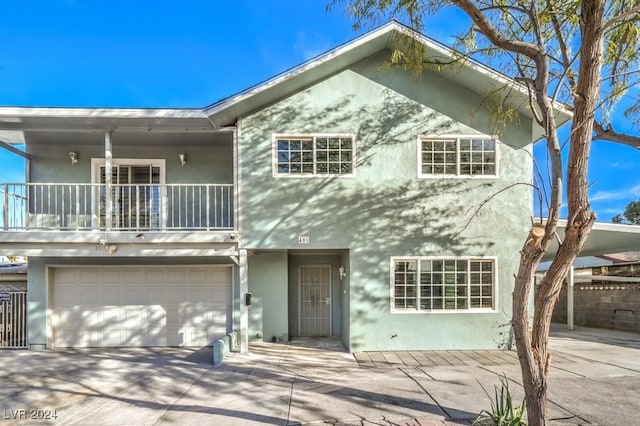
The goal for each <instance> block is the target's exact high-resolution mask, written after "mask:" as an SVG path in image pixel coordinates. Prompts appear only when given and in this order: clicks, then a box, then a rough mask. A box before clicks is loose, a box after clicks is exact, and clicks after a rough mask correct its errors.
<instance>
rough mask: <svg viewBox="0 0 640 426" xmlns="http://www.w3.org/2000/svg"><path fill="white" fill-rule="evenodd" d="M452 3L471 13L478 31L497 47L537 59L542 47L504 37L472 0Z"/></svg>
mask: <svg viewBox="0 0 640 426" xmlns="http://www.w3.org/2000/svg"><path fill="white" fill-rule="evenodd" d="M452 3H453V4H455V5H456V6H458V7H459V8H460V9H462V10H463V11H464V12H465V13H466V14H467V15H469V17H470V18H471V20H472V21H473V22H474V24H475V25H476V27H478V31H479V32H480V33H481V34H482V35H484V36H485V37H486V38H487V39H489V41H490V42H491V43H493V44H495V45H496V46H497V47H500V48H502V49H506V50H508V51H510V52H516V53H520V54H522V55H525V56H527V57H529V58H531V59H535V58H536V57H537V56H538V55H540V53H541V52H540V49H539V48H538V46H536V45H535V44H531V43H526V42H523V41H519V40H509V39H507V38H505V37H503V36H502V34H500V33H499V32H498V31H497V30H496V28H495V27H494V26H493V24H491V22H489V20H488V19H487V17H486V16H485V15H484V14H483V13H482V11H481V10H480V9H479V8H478V7H477V6H476V5H475V3H474V2H472V1H471V0H452Z"/></svg>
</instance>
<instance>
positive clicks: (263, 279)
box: [248, 251, 289, 342]
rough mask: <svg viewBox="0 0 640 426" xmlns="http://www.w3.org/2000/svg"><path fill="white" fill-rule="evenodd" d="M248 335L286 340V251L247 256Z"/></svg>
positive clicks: (254, 338)
mask: <svg viewBox="0 0 640 426" xmlns="http://www.w3.org/2000/svg"><path fill="white" fill-rule="evenodd" d="M248 268H249V292H250V293H251V294H252V295H253V298H252V300H251V306H249V338H250V339H252V340H260V341H261V340H263V338H264V341H266V342H270V341H271V340H272V338H274V337H275V339H276V341H283V342H287V341H288V340H289V338H288V332H289V331H288V323H287V317H288V315H287V308H288V306H287V297H288V296H287V292H288V290H287V252H286V251H267V252H257V253H255V254H253V255H251V256H249V258H248Z"/></svg>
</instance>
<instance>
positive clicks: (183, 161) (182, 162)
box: [178, 153, 187, 167]
mask: <svg viewBox="0 0 640 426" xmlns="http://www.w3.org/2000/svg"><path fill="white" fill-rule="evenodd" d="M178 158H180V165H182V167H184V165H185V164H187V154H185V153H182V154H180V155H178Z"/></svg>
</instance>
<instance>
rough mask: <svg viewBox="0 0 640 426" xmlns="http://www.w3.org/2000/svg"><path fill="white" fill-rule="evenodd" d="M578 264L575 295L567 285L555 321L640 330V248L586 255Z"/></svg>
mask: <svg viewBox="0 0 640 426" xmlns="http://www.w3.org/2000/svg"><path fill="white" fill-rule="evenodd" d="M623 226H629V225H623ZM574 268H575V269H574V272H573V281H574V284H573V291H572V297H571V298H570V300H568V290H570V289H569V287H568V286H567V285H566V284H565V285H563V286H562V289H561V291H560V295H559V298H558V302H557V303H556V306H555V308H554V310H553V318H552V321H554V322H559V323H567V324H569V323H572V324H575V325H581V326H585V327H595V328H606V329H612V330H623V331H634V332H640V309H639V308H640V252H638V251H632V252H624V253H612V254H605V255H601V256H591V257H582V258H578V259H576V262H575V263H574Z"/></svg>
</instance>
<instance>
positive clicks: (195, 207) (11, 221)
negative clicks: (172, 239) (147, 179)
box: [0, 183, 236, 232]
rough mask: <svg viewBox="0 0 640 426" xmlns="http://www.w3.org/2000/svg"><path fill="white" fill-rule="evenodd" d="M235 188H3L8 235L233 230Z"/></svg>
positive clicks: (1, 220) (0, 206) (0, 211)
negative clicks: (65, 232)
mask: <svg viewBox="0 0 640 426" xmlns="http://www.w3.org/2000/svg"><path fill="white" fill-rule="evenodd" d="M235 216H236V215H235V191H234V185H232V184H160V185H159V184H149V185H146V184H145V185H138V184H136V185H133V184H117V185H115V184H113V185H109V186H107V185H104V184H82V183H66V184H60V183H57V184H49V183H26V184H25V183H5V184H0V229H2V230H4V231H96V230H98V231H111V232H118V231H123V232H126V231H132V232H141V231H172V232H179V231H191V232H194V231H195V232H206V231H233V230H234V229H235V224H236V220H235Z"/></svg>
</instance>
